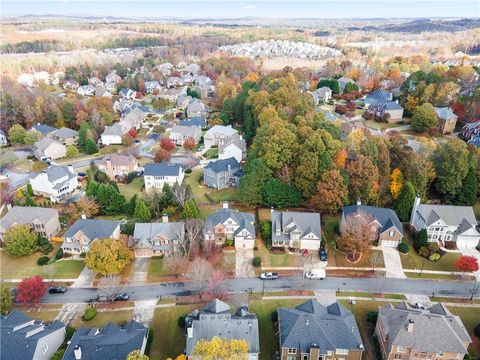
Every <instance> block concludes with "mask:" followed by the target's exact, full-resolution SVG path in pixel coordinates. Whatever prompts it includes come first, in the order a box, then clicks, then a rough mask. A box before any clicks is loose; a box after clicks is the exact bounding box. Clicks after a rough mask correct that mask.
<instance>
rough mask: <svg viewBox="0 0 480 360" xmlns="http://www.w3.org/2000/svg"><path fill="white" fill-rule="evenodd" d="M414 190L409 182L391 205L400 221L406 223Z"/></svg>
mask: <svg viewBox="0 0 480 360" xmlns="http://www.w3.org/2000/svg"><path fill="white" fill-rule="evenodd" d="M415 195H416V194H415V188H414V187H413V185H412V183H411V182H410V181H407V182H406V183H405V185H403V187H402V191H401V192H400V195H399V196H398V198H397V200H396V201H395V203H394V205H393V209H394V210H395V212H396V213H397V215H398V218H399V219H400V220H401V221H408V220H409V219H410V213H411V211H412V208H413V202H414V201H415Z"/></svg>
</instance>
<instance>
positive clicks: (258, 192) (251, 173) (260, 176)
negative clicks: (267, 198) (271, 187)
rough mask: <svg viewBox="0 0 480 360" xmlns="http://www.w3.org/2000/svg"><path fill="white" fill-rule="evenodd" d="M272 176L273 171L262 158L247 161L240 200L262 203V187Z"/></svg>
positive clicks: (239, 194) (241, 183)
mask: <svg viewBox="0 0 480 360" xmlns="http://www.w3.org/2000/svg"><path fill="white" fill-rule="evenodd" d="M271 178H272V171H271V170H270V169H269V168H268V167H267V166H266V165H265V163H264V162H263V160H261V159H253V160H249V161H248V162H247V165H246V167H245V176H243V177H242V179H241V180H240V186H239V189H238V200H239V201H240V202H241V203H242V204H247V205H260V204H261V203H262V187H263V185H264V184H265V183H267V181H268V180H270V179H271Z"/></svg>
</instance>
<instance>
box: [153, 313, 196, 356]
mask: <svg viewBox="0 0 480 360" xmlns="http://www.w3.org/2000/svg"><path fill="white" fill-rule="evenodd" d="M202 307H203V305H202V304H196V305H182V306H177V307H168V308H157V309H155V313H154V314H153V320H152V323H151V324H150V327H151V328H153V342H152V347H151V349H150V359H167V358H173V359H175V357H177V356H178V355H180V354H181V353H182V352H183V351H184V350H185V335H184V329H183V328H180V327H179V326H178V318H179V317H180V316H182V315H188V314H189V313H191V312H192V311H193V310H195V309H201V308H202Z"/></svg>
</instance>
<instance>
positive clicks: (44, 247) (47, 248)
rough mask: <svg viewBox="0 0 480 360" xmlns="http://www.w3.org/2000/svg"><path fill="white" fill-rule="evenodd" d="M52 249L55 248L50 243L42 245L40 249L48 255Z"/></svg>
mask: <svg viewBox="0 0 480 360" xmlns="http://www.w3.org/2000/svg"><path fill="white" fill-rule="evenodd" d="M52 250H53V245H52V244H50V243H48V244H47V245H43V246H41V247H40V251H41V252H42V254H43V255H48V254H49V253H50V251H52Z"/></svg>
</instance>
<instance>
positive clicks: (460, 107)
mask: <svg viewBox="0 0 480 360" xmlns="http://www.w3.org/2000/svg"><path fill="white" fill-rule="evenodd" d="M452 111H453V112H454V113H455V115H457V116H458V117H459V118H460V119H463V118H464V116H465V115H467V107H466V106H465V104H462V103H459V102H454V103H453V104H452Z"/></svg>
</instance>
